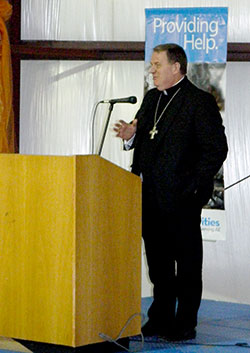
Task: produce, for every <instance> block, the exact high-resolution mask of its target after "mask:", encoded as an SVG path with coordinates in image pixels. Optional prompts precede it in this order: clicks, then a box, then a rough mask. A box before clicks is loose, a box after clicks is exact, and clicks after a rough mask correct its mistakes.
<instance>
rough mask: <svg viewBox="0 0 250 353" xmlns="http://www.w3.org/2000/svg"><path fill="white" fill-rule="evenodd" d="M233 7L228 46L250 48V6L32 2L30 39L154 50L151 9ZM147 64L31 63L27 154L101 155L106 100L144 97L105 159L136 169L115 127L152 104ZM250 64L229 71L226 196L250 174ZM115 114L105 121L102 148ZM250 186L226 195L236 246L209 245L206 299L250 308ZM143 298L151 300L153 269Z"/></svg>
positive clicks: (118, 115) (25, 13) (230, 238)
mask: <svg viewBox="0 0 250 353" xmlns="http://www.w3.org/2000/svg"><path fill="white" fill-rule="evenodd" d="M166 6H172V7H174V6H175V7H178V6H185V7H188V6H228V7H229V36H228V37H229V38H228V41H229V42H232V41H236V42H244V41H250V40H249V39H250V37H249V33H250V23H249V21H250V2H249V1H246V0H241V1H240V2H239V1H233V0H231V1H229V0H228V1H219V0H214V1H205V0H204V1H198V0H196V1H195V0H193V1H191V0H189V1H184V0H183V1H181V0H179V1H178V0H173V1H160V0H158V1H142V0H136V1H135V0H126V1H123V0H113V1H112V0H106V1H104V0H99V1H97V0H96V1H89V0H88V1H87V0H74V1H72V0H71V1H70V0H22V39H26V40H27V39H29V40H30V39H36V40H38V39H47V40H49V39H51V40H52V39H55V40H59V39H60V40H71V39H74V40H135V41H137V40H139V41H144V8H145V7H166ZM72 19H74V20H72ZM143 76H144V62H130V61H125V62H121V61H102V62H98V61H22V64H21V116H20V153H23V154H55V155H70V154H86V153H91V118H92V115H93V109H94V107H95V104H96V103H97V102H98V101H100V100H103V99H109V98H119V97H127V96H132V95H135V96H136V97H137V99H138V103H137V104H135V105H132V104H116V105H115V106H114V110H113V113H112V116H111V122H110V128H109V131H108V134H107V137H106V140H105V144H104V148H103V153H102V156H103V157H104V158H106V159H108V160H110V161H111V162H113V163H115V164H117V165H120V166H121V167H123V168H125V169H129V167H130V163H131V153H130V152H125V151H123V149H122V144H121V141H119V140H118V139H117V138H115V137H114V133H113V132H112V131H111V126H112V125H113V123H114V122H115V121H116V120H117V119H124V120H126V121H130V120H131V119H132V118H133V117H134V115H135V113H136V111H137V110H138V108H139V105H140V103H141V100H142V97H143V81H144V77H143ZM249 77H250V63H237V62H235V63H231V62H230V63H227V79H226V82H227V95H226V111H225V118H224V124H225V126H226V134H227V137H228V143H229V155H228V158H227V161H226V163H225V165H224V178H225V186H227V185H230V184H232V183H234V182H236V181H238V180H239V179H241V178H243V177H245V176H247V175H249V174H250V154H249V150H250V138H249V136H250V122H249V112H250V100H249V96H250V88H249V79H248V78H249ZM107 114H108V104H100V105H99V107H98V111H97V114H96V125H95V140H96V143H97V144H96V146H98V143H99V142H100V136H101V133H102V129H103V126H104V123H105V119H106V117H107ZM249 199H250V178H249V179H247V180H245V181H243V182H242V183H240V184H239V185H236V186H234V187H232V188H230V189H228V190H227V191H225V204H226V221H227V225H226V227H227V234H226V241H217V242H204V298H208V299H215V300H225V301H232V302H239V303H248V304H250V294H249V293H250V280H249V273H250V257H249V249H250V234H249V233H250V219H249V214H250V205H249V201H248V200H249ZM142 279H143V280H142V295H143V296H148V295H151V293H152V292H151V287H150V284H149V282H148V278H147V271H146V266H145V265H144V263H143V273H142Z"/></svg>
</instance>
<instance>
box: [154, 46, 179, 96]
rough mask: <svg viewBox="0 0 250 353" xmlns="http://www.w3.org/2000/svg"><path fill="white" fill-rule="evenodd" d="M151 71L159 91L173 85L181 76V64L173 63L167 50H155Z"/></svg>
mask: <svg viewBox="0 0 250 353" xmlns="http://www.w3.org/2000/svg"><path fill="white" fill-rule="evenodd" d="M150 73H151V74H152V75H153V80H154V85H155V86H156V88H157V89H158V90H159V91H163V90H164V89H168V88H170V87H172V86H173V85H174V84H175V83H176V82H178V81H179V79H180V78H181V76H182V75H181V74H180V64H179V63H174V64H171V63H170V62H169V61H168V58H167V55H166V53H165V52H163V51H162V52H159V53H157V52H153V54H152V58H151V68H150Z"/></svg>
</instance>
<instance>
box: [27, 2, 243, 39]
mask: <svg viewBox="0 0 250 353" xmlns="http://www.w3.org/2000/svg"><path fill="white" fill-rule="evenodd" d="M200 6H201V7H205V6H214V7H218V6H225V7H228V8H229V22H228V41H229V42H248V41H249V28H250V16H249V11H250V2H249V0H240V1H237V0H91V1H90V0H22V26H21V33H22V39H23V40H32V39H33V40H38V39H40V40H90V41H91V40H100V41H101V40H104V41H113V40H114V41H144V40H145V17H144V10H145V8H152V7H154V8H157V7H159V8H160V7H200Z"/></svg>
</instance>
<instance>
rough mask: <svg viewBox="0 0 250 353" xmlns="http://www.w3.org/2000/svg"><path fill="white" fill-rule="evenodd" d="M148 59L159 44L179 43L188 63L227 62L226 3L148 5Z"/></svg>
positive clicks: (146, 59)
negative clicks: (171, 5)
mask: <svg viewBox="0 0 250 353" xmlns="http://www.w3.org/2000/svg"><path fill="white" fill-rule="evenodd" d="M145 12H146V46H145V61H146V63H147V62H150V59H151V55H152V51H153V48H154V47H155V46H156V45H158V44H163V43H176V44H179V45H180V46H181V47H183V49H184V50H185V52H186V54H187V58H188V62H189V63H201V62H202V63H204V62H206V63H225V62H226V58H227V20H228V8H226V7H206V8H202V7H201V8H198V7H189V8H160V9H146V10H145Z"/></svg>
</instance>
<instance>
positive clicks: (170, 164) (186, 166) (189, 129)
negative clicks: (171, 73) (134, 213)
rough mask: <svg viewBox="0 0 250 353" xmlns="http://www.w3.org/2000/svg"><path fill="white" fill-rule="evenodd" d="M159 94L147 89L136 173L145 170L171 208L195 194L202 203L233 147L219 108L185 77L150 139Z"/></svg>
mask: <svg viewBox="0 0 250 353" xmlns="http://www.w3.org/2000/svg"><path fill="white" fill-rule="evenodd" d="M170 90H171V89H170ZM160 94H161V92H160V91H158V90H157V89H152V90H150V91H148V92H147V94H146V95H145V97H144V99H143V102H142V105H141V107H140V109H139V111H138V112H137V115H136V119H138V125H137V132H136V137H135V140H134V144H133V147H134V148H135V150H134V158H133V164H132V172H133V173H135V174H137V175H140V174H142V176H143V184H144V188H145V187H146V189H147V190H148V191H149V192H150V193H151V195H152V198H153V199H154V200H155V201H156V202H157V203H158V206H159V207H160V208H163V209H164V210H172V209H175V208H176V207H179V206H180V205H181V204H183V203H186V201H188V200H189V199H190V198H193V197H195V198H196V200H197V203H198V204H199V205H200V206H201V207H202V206H203V205H205V204H206V203H207V202H208V200H209V198H210V197H211V194H212V190H213V178H214V175H215V174H216V173H217V171H218V170H219V169H220V167H221V165H222V163H223V161H224V160H225V159H226V155H227V151H228V148H227V141H226V136H225V133H224V127H223V125H222V118H221V115H220V113H219V110H218V106H217V104H216V101H215V99H214V97H213V96H212V95H211V94H209V93H207V92H205V91H203V90H201V89H198V88H197V87H196V86H194V85H193V84H192V83H191V82H190V81H189V80H188V79H187V78H186V77H185V78H184V80H183V82H182V83H181V89H180V91H179V92H178V93H177V95H176V96H175V97H174V99H173V100H172V102H171V103H170V104H169V106H168V108H167V110H166V111H165V113H164V114H163V116H162V118H161V120H160V121H159V123H158V125H157V130H158V133H157V135H155V138H154V139H153V140H151V139H150V135H149V131H150V130H151V129H152V127H153V121H154V114H155V109H156V105H157V101H158V99H159V96H160ZM162 97H163V96H162ZM160 112H161V111H159V113H160ZM158 115H159V114H158Z"/></svg>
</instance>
